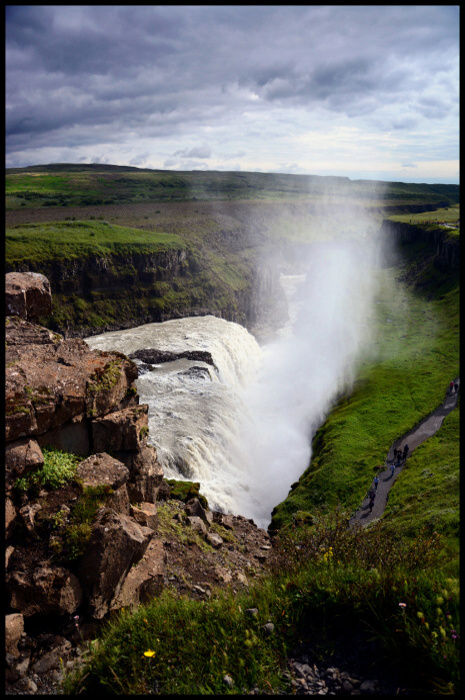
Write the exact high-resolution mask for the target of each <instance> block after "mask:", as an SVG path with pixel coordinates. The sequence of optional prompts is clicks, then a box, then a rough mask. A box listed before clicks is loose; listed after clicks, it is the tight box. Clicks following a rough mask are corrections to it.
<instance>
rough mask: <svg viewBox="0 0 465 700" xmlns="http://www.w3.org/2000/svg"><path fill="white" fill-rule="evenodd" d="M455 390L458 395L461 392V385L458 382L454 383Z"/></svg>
mask: <svg viewBox="0 0 465 700" xmlns="http://www.w3.org/2000/svg"><path fill="white" fill-rule="evenodd" d="M454 389H455V393H457V392H458V390H459V385H458V383H457V382H455V383H454Z"/></svg>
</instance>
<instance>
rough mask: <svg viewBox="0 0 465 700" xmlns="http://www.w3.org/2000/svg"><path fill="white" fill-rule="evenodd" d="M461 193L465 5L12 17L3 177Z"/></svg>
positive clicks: (50, 9)
mask: <svg viewBox="0 0 465 700" xmlns="http://www.w3.org/2000/svg"><path fill="white" fill-rule="evenodd" d="M60 162H61V163H64V162H67V163H96V162H101V163H112V164H116V165H133V166H137V167H142V168H162V169H169V170H194V169H201V170H246V171H262V172H284V173H307V174H316V175H345V176H348V177H350V178H352V179H357V178H369V179H377V180H401V181H404V182H429V183H433V182H437V183H439V182H444V183H458V182H459V179H458V178H459V9H458V6H456V5H445V6H439V5H437V6H429V5H428V6H426V5H424V6H418V5H416V6H413V5H412V6H391V5H387V6H379V5H373V6H364V5H359V6H334V5H323V6H315V5H312V6H301V5H295V6H292V5H291V6H287V5H286V6H285V5H269V6H253V5H252V6H249V5H247V6H246V5H242V6H236V5H220V6H177V5H174V6H173V5H170V6H122V5H115V6H108V5H105V6H91V5H85V6H84V5H72V6H67V5H66V6H65V5H63V6H53V5H49V6H40V5H32V6H20V5H13V6H7V8H6V167H19V166H26V165H36V164H46V163H60Z"/></svg>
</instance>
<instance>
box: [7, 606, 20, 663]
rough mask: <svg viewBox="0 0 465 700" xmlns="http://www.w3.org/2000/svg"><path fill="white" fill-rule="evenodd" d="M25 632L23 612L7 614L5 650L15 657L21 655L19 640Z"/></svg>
mask: <svg viewBox="0 0 465 700" xmlns="http://www.w3.org/2000/svg"><path fill="white" fill-rule="evenodd" d="M23 632H24V617H23V616H22V615H21V613H13V614H12V615H5V651H6V652H7V654H11V655H12V656H14V657H15V658H18V657H19V656H20V652H19V650H18V642H19V640H20V639H21V635H22V634H23Z"/></svg>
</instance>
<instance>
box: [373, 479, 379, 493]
mask: <svg viewBox="0 0 465 700" xmlns="http://www.w3.org/2000/svg"><path fill="white" fill-rule="evenodd" d="M373 483H374V485H375V491H377V489H378V484H379V478H378V477H377V476H375V478H374V479H373Z"/></svg>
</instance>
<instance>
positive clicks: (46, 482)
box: [15, 447, 81, 492]
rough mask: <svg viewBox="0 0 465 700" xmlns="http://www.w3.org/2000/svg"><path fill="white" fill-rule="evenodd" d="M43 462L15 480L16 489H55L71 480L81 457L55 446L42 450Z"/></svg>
mask: <svg viewBox="0 0 465 700" xmlns="http://www.w3.org/2000/svg"><path fill="white" fill-rule="evenodd" d="M42 454H43V456H44V464H43V466H42V467H41V468H40V469H38V470H37V471H35V472H33V473H31V474H29V475H28V476H26V477H21V478H20V479H18V480H17V481H16V484H15V487H16V489H17V490H18V491H28V490H32V491H34V492H36V491H37V492H38V491H40V489H41V488H42V487H44V488H48V489H51V490H55V489H58V488H60V487H61V486H64V485H65V484H66V483H68V482H69V481H71V480H72V479H73V478H74V476H75V474H76V468H77V465H78V464H79V462H80V461H81V458H80V457H78V456H77V455H74V454H71V453H69V452H62V451H61V450H58V449H57V448H55V447H48V448H44V449H43V450H42Z"/></svg>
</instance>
